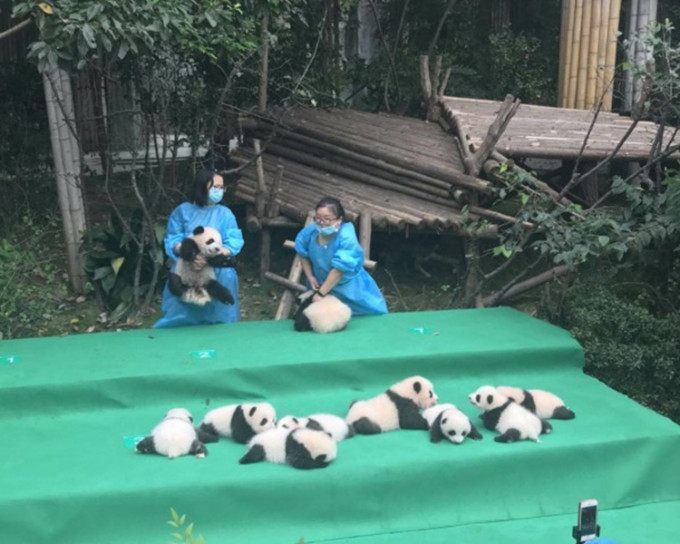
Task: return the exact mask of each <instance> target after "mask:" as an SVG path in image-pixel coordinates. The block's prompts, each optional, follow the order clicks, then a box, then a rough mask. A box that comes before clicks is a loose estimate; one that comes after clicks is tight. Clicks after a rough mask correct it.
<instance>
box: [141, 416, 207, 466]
mask: <svg viewBox="0 0 680 544" xmlns="http://www.w3.org/2000/svg"><path fill="white" fill-rule="evenodd" d="M136 451H137V452H138V453H157V454H158V455H165V456H166V457H168V458H170V459H174V458H176V457H180V456H182V455H188V454H192V455H195V456H196V457H205V456H206V455H207V454H208V450H207V449H206V447H205V445H204V444H203V443H202V442H201V441H200V440H199V439H198V435H197V433H196V429H195V428H194V425H193V418H192V417H191V414H190V413H189V412H188V411H187V410H185V409H184V408H173V409H172V410H170V411H169V412H168V413H167V414H166V416H165V418H164V419H163V421H161V422H160V423H159V424H158V425H156V426H155V427H154V428H153V430H152V431H151V434H150V435H149V436H147V437H145V438H143V439H142V440H141V441H140V442H138V443H137V446H136Z"/></svg>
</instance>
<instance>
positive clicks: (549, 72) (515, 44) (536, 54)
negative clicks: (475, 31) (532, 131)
mask: <svg viewBox="0 0 680 544" xmlns="http://www.w3.org/2000/svg"><path fill="white" fill-rule="evenodd" d="M548 50H550V51H552V52H554V51H553V50H552V49H551V48H548ZM545 51H546V48H545V46H544V44H542V43H541V41H540V40H539V39H538V38H536V37H535V36H531V35H527V34H525V33H523V32H521V33H519V34H515V33H514V32H513V31H512V30H511V29H510V28H509V27H508V28H505V29H503V30H502V31H501V32H498V33H496V34H491V35H490V36H489V57H488V58H489V73H488V78H489V79H491V80H492V81H493V83H494V93H493V96H492V98H496V99H503V98H504V97H505V95H506V94H512V95H513V96H514V97H515V98H519V99H521V100H522V101H523V102H528V103H529V104H545V105H550V106H552V105H554V103H555V98H556V97H555V90H554V88H555V73H554V69H553V67H554V66H555V65H556V63H555V59H554V58H550V57H549V56H548V55H546V53H545Z"/></svg>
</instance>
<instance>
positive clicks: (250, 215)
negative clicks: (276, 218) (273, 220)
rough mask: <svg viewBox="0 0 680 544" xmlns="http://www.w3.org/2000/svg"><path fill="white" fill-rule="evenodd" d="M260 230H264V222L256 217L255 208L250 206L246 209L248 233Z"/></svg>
mask: <svg viewBox="0 0 680 544" xmlns="http://www.w3.org/2000/svg"><path fill="white" fill-rule="evenodd" d="M260 229H262V222H261V221H260V219H258V217H257V215H255V209H254V208H253V206H248V207H247V208H246V230H247V231H248V232H259V231H260Z"/></svg>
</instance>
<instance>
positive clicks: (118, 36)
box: [13, 0, 255, 72]
mask: <svg viewBox="0 0 680 544" xmlns="http://www.w3.org/2000/svg"><path fill="white" fill-rule="evenodd" d="M38 3H39V2H38V1H37V0H27V1H24V2H17V3H15V6H14V11H13V16H14V17H15V18H19V19H20V18H23V17H25V16H27V15H29V14H31V15H32V16H33V17H34V19H35V22H36V25H37V26H38V30H39V32H40V39H39V40H37V41H35V42H33V43H32V44H31V46H30V51H29V58H31V59H33V60H34V61H35V62H36V63H37V65H38V69H39V70H40V71H41V72H42V71H43V70H44V69H45V68H46V67H48V66H52V67H54V66H57V65H58V64H60V63H67V64H72V65H73V66H74V67H76V68H78V69H83V68H85V66H86V65H87V63H88V62H91V61H95V60H98V59H103V58H104V57H106V56H109V57H112V58H117V59H119V60H123V59H125V58H126V57H127V56H128V55H134V56H138V55H144V54H145V53H147V52H149V51H151V50H153V48H155V47H158V46H159V45H160V46H162V45H165V44H174V45H175V46H176V47H179V48H180V49H184V50H186V51H190V52H193V53H195V54H200V55H205V56H208V57H210V58H213V59H217V58H219V57H222V56H224V55H225V54H227V53H234V52H236V51H243V50H249V49H253V48H254V47H255V41H253V40H252V38H251V32H252V31H253V29H254V22H253V21H251V20H249V19H244V18H242V17H241V14H242V12H241V8H240V6H239V4H237V3H234V2H231V1H229V0H197V1H194V2H184V1H182V0H166V1H164V2H157V1H143V2H139V1H136V0H62V1H60V2H58V3H56V4H54V6H53V7H54V9H53V13H45V12H43V11H42V10H40V9H36V6H37V4H38Z"/></svg>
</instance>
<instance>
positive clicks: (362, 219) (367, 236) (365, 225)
mask: <svg viewBox="0 0 680 544" xmlns="http://www.w3.org/2000/svg"><path fill="white" fill-rule="evenodd" d="M371 225H372V223H371V212H370V211H368V210H364V211H363V212H361V214H359V244H361V248H362V249H363V250H364V256H365V257H366V258H367V259H370V258H371Z"/></svg>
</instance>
